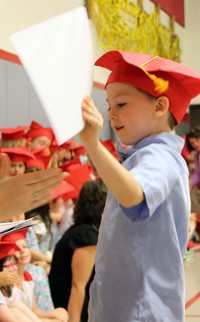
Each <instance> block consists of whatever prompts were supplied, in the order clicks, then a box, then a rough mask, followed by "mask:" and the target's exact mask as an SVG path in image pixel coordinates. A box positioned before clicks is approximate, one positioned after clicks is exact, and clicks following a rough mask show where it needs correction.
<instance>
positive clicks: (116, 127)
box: [115, 126, 124, 131]
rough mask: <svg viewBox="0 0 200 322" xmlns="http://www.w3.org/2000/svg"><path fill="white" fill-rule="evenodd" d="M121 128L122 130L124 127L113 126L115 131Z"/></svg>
mask: <svg viewBox="0 0 200 322" xmlns="http://www.w3.org/2000/svg"><path fill="white" fill-rule="evenodd" d="M123 128H124V126H115V131H120V130H121V129H123Z"/></svg>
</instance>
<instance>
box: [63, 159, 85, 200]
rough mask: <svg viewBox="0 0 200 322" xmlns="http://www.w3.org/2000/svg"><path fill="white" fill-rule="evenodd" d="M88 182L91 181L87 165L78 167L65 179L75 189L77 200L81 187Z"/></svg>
mask: <svg viewBox="0 0 200 322" xmlns="http://www.w3.org/2000/svg"><path fill="white" fill-rule="evenodd" d="M89 180H91V179H90V170H89V167H88V165H87V164H84V165H80V166H79V167H77V168H76V169H74V170H73V171H71V172H70V174H69V176H68V177H66V178H65V181H67V182H68V183H70V184H71V185H73V186H74V187H75V188H76V192H77V198H78V196H79V193H80V190H81V188H82V185H83V184H84V183H85V182H87V181H89Z"/></svg>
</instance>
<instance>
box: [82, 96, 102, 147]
mask: <svg viewBox="0 0 200 322" xmlns="http://www.w3.org/2000/svg"><path fill="white" fill-rule="evenodd" d="M82 115H83V119H84V121H85V126H84V128H83V130H82V131H81V132H80V133H79V137H80V139H81V141H82V143H83V145H84V146H85V147H86V148H90V147H92V146H93V145H95V144H98V142H99V135H100V132H101V129H102V127H103V117H102V115H101V114H100V113H99V111H98V109H97V108H96V106H95V104H94V102H93V100H92V99H91V98H90V97H89V96H87V97H85V98H84V99H83V102H82Z"/></svg>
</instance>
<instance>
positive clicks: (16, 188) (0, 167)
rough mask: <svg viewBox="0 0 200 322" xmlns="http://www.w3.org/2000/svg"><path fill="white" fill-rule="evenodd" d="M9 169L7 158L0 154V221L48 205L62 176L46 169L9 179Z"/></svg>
mask: <svg viewBox="0 0 200 322" xmlns="http://www.w3.org/2000/svg"><path fill="white" fill-rule="evenodd" d="M9 168H10V161H9V158H8V156H7V155H5V154H0V221H3V220H5V219H8V218H11V217H13V216H15V215H18V214H20V213H22V212H26V211H28V210H31V209H34V208H37V207H39V206H41V205H43V204H46V203H48V202H49V201H50V200H51V195H50V193H51V192H52V191H53V190H54V189H55V188H56V187H57V186H58V185H59V184H60V183H61V180H62V179H63V176H64V174H63V173H62V172H61V170H60V169H48V170H43V171H36V172H31V173H27V174H24V175H18V176H13V177H10V176H9Z"/></svg>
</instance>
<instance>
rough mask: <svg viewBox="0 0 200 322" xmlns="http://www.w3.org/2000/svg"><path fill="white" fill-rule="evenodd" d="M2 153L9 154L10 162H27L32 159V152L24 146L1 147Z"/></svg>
mask: <svg viewBox="0 0 200 322" xmlns="http://www.w3.org/2000/svg"><path fill="white" fill-rule="evenodd" d="M1 152H2V153H6V154H7V155H8V156H9V159H10V160H11V162H25V163H26V162H27V161H28V160H30V159H34V158H35V156H34V155H33V153H31V152H29V151H28V150H27V149H25V148H2V149H1Z"/></svg>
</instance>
